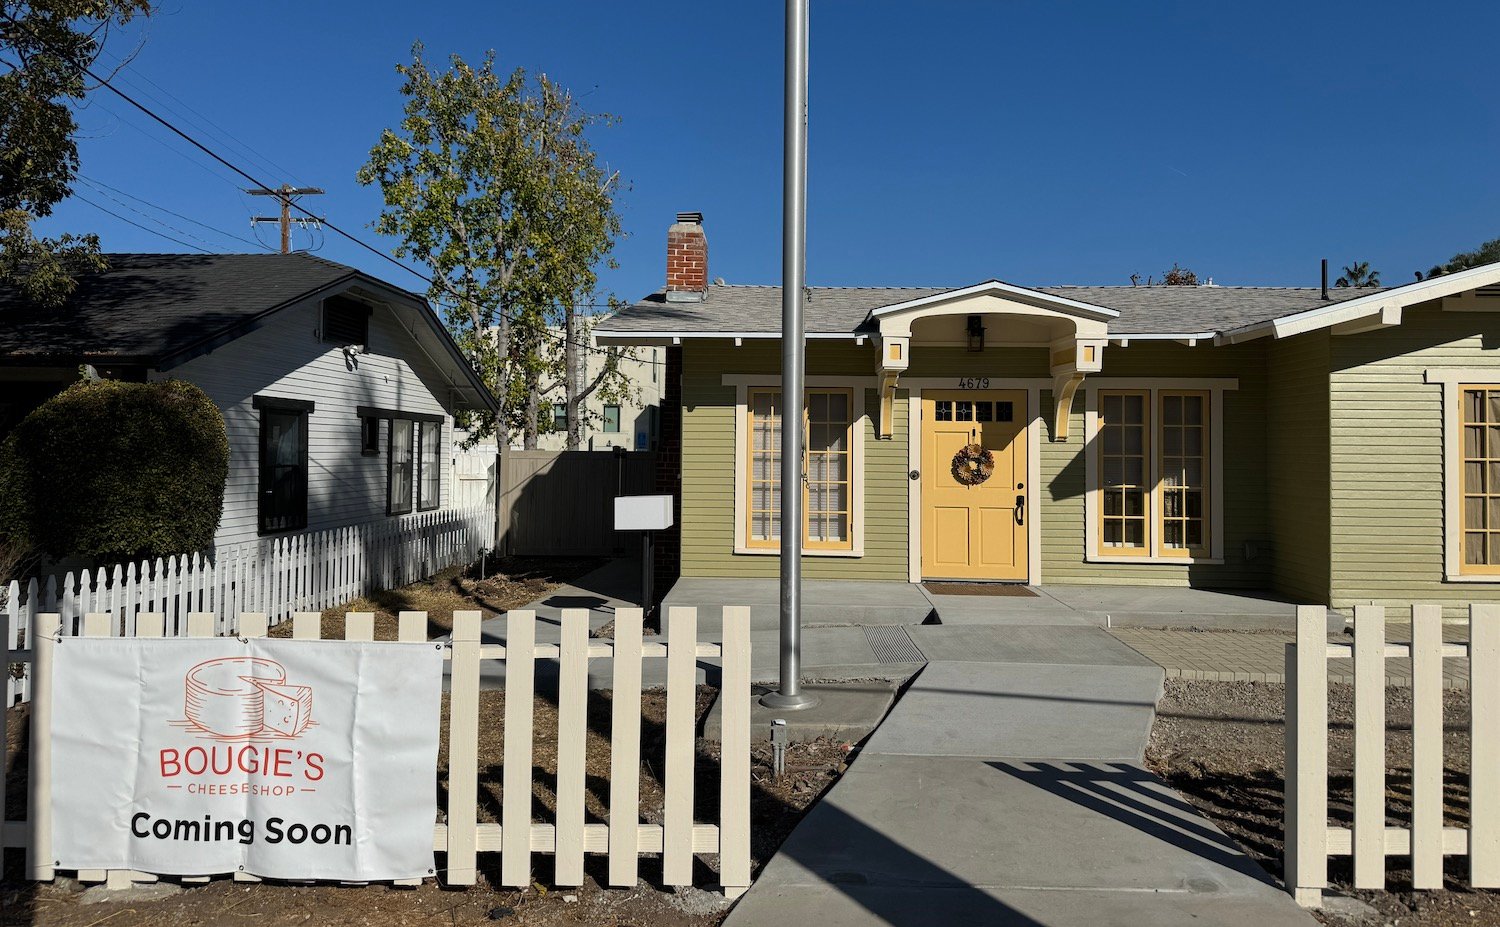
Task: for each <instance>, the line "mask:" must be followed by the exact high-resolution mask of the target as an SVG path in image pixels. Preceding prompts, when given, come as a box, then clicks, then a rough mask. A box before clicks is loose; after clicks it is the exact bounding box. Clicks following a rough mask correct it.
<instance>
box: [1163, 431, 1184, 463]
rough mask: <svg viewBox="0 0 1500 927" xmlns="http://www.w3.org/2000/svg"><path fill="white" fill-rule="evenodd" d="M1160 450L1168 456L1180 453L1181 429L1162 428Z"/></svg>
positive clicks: (1175, 455)
mask: <svg viewBox="0 0 1500 927" xmlns="http://www.w3.org/2000/svg"><path fill="white" fill-rule="evenodd" d="M1161 452H1162V453H1163V454H1165V455H1167V456H1168V457H1177V456H1179V455H1180V454H1182V429H1181V428H1163V429H1162V432H1161Z"/></svg>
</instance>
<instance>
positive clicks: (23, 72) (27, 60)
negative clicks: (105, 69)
mask: <svg viewBox="0 0 1500 927" xmlns="http://www.w3.org/2000/svg"><path fill="white" fill-rule="evenodd" d="M153 2H154V0H0V63H3V64H4V65H5V66H6V68H7V70H6V72H5V73H4V74H0V284H6V285H10V286H15V287H18V288H20V290H21V292H22V293H24V294H25V295H26V296H27V297H28V298H29V299H31V300H33V301H35V302H37V303H41V304H43V305H56V304H58V303H61V302H62V301H63V300H64V299H66V298H67V296H68V294H69V293H71V292H72V291H73V287H74V285H75V284H74V277H75V275H77V274H79V273H83V272H86V271H91V270H102V269H103V268H104V261H103V258H102V257H100V255H99V239H98V236H95V235H72V234H66V233H65V234H62V235H59V236H57V237H55V238H45V237H40V236H38V235H36V234H35V233H34V232H33V230H32V224H33V223H34V222H35V221H36V220H37V219H39V218H42V217H45V216H48V215H50V214H51V213H52V207H53V206H55V205H57V203H59V202H60V201H62V200H63V199H65V198H67V196H68V195H69V193H71V192H72V186H73V179H74V177H76V176H77V173H78V144H77V142H76V141H75V139H74V134H75V133H76V132H77V131H78V124H77V122H76V121H75V120H74V118H73V111H72V109H71V107H72V105H74V104H76V103H78V102H79V101H81V100H82V99H83V98H84V97H85V96H86V95H87V94H88V92H89V90H90V86H89V80H88V75H87V73H86V72H87V70H88V68H90V67H91V66H92V65H93V64H94V61H95V60H96V59H97V58H98V56H99V51H100V49H101V48H102V47H103V44H104V39H105V38H106V37H107V36H108V34H109V30H110V28H111V27H112V26H115V25H123V24H125V23H127V22H129V21H130V20H132V19H134V18H135V17H136V16H149V15H150V14H151V12H152V8H153Z"/></svg>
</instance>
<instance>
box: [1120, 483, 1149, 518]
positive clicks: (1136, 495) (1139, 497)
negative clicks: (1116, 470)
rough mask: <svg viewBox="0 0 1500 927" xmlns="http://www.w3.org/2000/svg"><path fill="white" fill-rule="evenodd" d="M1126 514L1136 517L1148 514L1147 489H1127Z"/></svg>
mask: <svg viewBox="0 0 1500 927" xmlns="http://www.w3.org/2000/svg"><path fill="white" fill-rule="evenodd" d="M1125 514H1126V515H1132V516H1134V517H1136V518H1139V517H1140V516H1142V515H1144V514H1146V491H1145V490H1144V489H1130V490H1126V492H1125Z"/></svg>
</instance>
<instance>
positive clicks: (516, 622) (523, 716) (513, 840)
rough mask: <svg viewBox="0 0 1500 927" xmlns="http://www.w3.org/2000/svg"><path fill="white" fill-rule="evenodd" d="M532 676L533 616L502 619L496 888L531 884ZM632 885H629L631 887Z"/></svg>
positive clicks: (524, 613)
mask: <svg viewBox="0 0 1500 927" xmlns="http://www.w3.org/2000/svg"><path fill="white" fill-rule="evenodd" d="M535 675H536V612H533V611H527V610H517V611H512V612H509V613H507V614H506V616H505V768H504V771H503V772H502V782H501V795H502V797H503V796H505V795H510V796H518V795H524V796H526V800H524V801H513V800H508V801H505V803H504V807H503V808H502V810H501V818H500V841H501V845H500V884H501V885H509V886H514V887H517V888H524V887H525V886H527V885H530V884H531V800H530V799H531V736H532V715H533V712H534V708H533V705H532V699H533V695H534V692H535V688H534V685H533V683H534V681H535ZM632 884H634V883H632Z"/></svg>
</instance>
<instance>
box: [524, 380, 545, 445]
mask: <svg viewBox="0 0 1500 927" xmlns="http://www.w3.org/2000/svg"><path fill="white" fill-rule="evenodd" d="M539 385H540V384H538V383H531V384H529V388H528V389H527V390H526V427H525V429H524V430H523V432H522V435H523V438H522V441H521V445H522V446H523V447H524V448H526V450H528V451H534V450H536V438H537V416H538V414H539V413H540V412H541V396H540V395H538V390H537V387H538V386H539Z"/></svg>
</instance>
